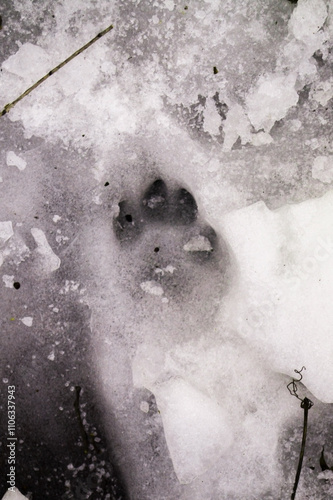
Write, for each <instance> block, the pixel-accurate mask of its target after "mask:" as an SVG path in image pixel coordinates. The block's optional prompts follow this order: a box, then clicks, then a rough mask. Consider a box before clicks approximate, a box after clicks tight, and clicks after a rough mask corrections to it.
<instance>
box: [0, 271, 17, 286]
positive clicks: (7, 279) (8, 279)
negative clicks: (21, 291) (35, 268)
mask: <svg viewBox="0 0 333 500" xmlns="http://www.w3.org/2000/svg"><path fill="white" fill-rule="evenodd" d="M2 281H3V282H4V284H5V287H7V288H13V283H14V281H15V279H14V276H13V275H9V274H4V275H3V276H2Z"/></svg>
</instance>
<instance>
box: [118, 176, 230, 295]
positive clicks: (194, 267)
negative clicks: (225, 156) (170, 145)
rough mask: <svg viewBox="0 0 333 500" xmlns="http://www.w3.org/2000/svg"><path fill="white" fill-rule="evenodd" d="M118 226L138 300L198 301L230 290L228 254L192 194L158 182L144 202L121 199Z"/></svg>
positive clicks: (127, 273) (126, 277)
mask: <svg viewBox="0 0 333 500" xmlns="http://www.w3.org/2000/svg"><path fill="white" fill-rule="evenodd" d="M113 227H114V231H115V234H116V237H117V239H118V240H119V246H120V248H121V253H122V254H123V255H124V256H125V261H124V262H125V264H124V270H123V279H124V281H126V282H127V283H128V282H131V291H132V292H133V293H134V294H135V295H136V296H141V297H142V296H145V295H146V296H151V297H154V298H155V299H156V300H157V299H159V300H160V301H161V302H162V303H168V302H169V301H170V300H173V301H176V302H178V303H179V302H182V303H183V302H186V303H188V302H194V303H199V302H200V301H201V300H203V299H205V300H207V298H208V299H209V297H213V296H220V294H221V293H223V292H225V289H226V284H227V282H228V268H229V253H228V251H227V248H226V246H225V244H224V242H223V241H221V239H219V238H218V236H217V234H216V232H215V231H214V229H213V228H212V227H211V226H210V225H208V224H206V223H205V221H203V220H202V219H201V218H200V215H199V212H198V206H197V203H196V201H195V199H194V197H193V196H192V194H191V193H190V192H189V191H188V190H186V189H184V188H182V187H173V188H172V189H170V190H169V189H168V187H167V185H166V183H165V182H164V181H163V180H162V179H157V180H155V181H154V182H153V183H152V184H151V185H150V186H149V187H148V189H147V190H146V191H145V192H144V193H143V195H142V196H141V199H139V200H133V199H123V200H121V201H120V203H119V213H118V215H117V217H116V218H115V219H114V224H113Z"/></svg>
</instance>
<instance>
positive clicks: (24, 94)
mask: <svg viewBox="0 0 333 500" xmlns="http://www.w3.org/2000/svg"><path fill="white" fill-rule="evenodd" d="M112 29H113V25H112V24H111V25H110V26H108V28H106V29H105V30H103V31H101V32H100V33H98V35H96V36H95V38H93V39H92V40H90V42H88V43H86V44H85V45H83V47H81V48H80V49H78V50H77V51H76V52H74V54H72V55H71V56H69V57H67V59H65V60H64V61H63V62H62V63H60V64H58V66H56V67H55V68H53V69H51V71H49V72H48V73H46V75H44V76H43V78H41V79H40V80H38V81H37V82H36V83H34V84H33V85H32V86H31V87H29V88H28V89H27V90H26V91H25V92H23V94H21V95H20V96H19V97H18V98H17V99H15V101H13V102H10V103H8V104H6V106H5V107H4V108H3V110H2V112H1V116H4V115H5V114H6V113H9V111H10V110H11V109H12V108H13V107H14V106H15V105H16V104H17V103H18V102H20V101H21V100H22V99H23V98H24V97H26V96H27V95H28V94H30V92H32V91H33V90H35V89H36V88H37V87H39V85H41V84H42V83H43V82H45V80H47V79H48V78H49V77H50V76H52V75H54V73H56V72H57V71H58V70H59V69H61V68H63V67H64V66H65V65H66V64H67V63H69V62H70V61H71V60H72V59H74V57H76V56H78V55H79V54H81V53H82V52H83V51H84V50H86V49H87V48H88V47H90V45H92V44H93V43H95V42H97V40H99V38H102V36H104V35H106V33H108V32H109V31H111V30H112Z"/></svg>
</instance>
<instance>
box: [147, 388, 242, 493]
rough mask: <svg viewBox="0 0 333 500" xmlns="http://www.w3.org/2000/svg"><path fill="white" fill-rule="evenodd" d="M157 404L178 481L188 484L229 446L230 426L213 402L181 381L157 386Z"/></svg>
mask: <svg viewBox="0 0 333 500" xmlns="http://www.w3.org/2000/svg"><path fill="white" fill-rule="evenodd" d="M157 404H158V407H159V409H160V412H161V416H162V420H163V425H164V432H165V437H166V439H167V442H168V447H169V451H170V454H171V458H172V461H173V464H174V467H175V471H176V474H177V476H178V479H179V481H180V482H181V483H188V482H191V481H192V480H193V479H194V478H195V477H197V476H198V475H202V474H203V473H204V472H205V471H206V470H207V468H210V467H211V466H212V465H214V463H215V461H216V459H218V457H219V455H221V454H224V453H225V452H226V450H228V448H229V447H230V446H231V444H232V441H233V431H232V426H231V422H229V420H228V416H227V414H226V412H225V411H224V410H223V409H222V408H221V407H220V406H219V404H218V403H217V402H216V401H214V399H211V398H209V397H207V396H206V395H205V394H204V393H202V392H201V391H198V390H197V389H196V388H195V387H192V386H191V385H190V384H188V383H187V382H186V381H184V380H181V379H174V380H173V379H171V380H169V381H168V382H166V383H165V384H163V385H161V386H159V388H158V390H157ZM189 457H191V460H189Z"/></svg>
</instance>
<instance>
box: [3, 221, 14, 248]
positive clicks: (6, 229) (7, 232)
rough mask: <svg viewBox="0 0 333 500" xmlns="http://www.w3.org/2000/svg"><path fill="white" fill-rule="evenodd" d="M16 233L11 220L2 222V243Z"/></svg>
mask: <svg viewBox="0 0 333 500" xmlns="http://www.w3.org/2000/svg"><path fill="white" fill-rule="evenodd" d="M13 234H14V231H13V225H12V222H11V221H4V222H0V244H1V245H3V244H4V243H6V241H8V240H9V238H11V237H12V236H13Z"/></svg>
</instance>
